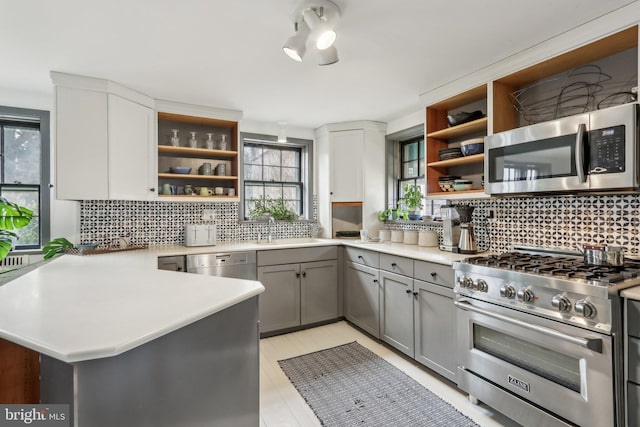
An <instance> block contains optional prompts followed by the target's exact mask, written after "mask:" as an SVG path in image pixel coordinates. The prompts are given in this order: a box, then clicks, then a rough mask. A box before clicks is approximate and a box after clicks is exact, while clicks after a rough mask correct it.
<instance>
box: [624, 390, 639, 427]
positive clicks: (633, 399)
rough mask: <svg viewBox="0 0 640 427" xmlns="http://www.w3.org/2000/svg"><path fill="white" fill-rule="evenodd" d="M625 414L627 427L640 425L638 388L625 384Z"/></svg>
mask: <svg viewBox="0 0 640 427" xmlns="http://www.w3.org/2000/svg"><path fill="white" fill-rule="evenodd" d="M627 414H628V415H629V419H628V422H627V425H628V426H637V425H640V386H639V385H637V384H634V383H627Z"/></svg>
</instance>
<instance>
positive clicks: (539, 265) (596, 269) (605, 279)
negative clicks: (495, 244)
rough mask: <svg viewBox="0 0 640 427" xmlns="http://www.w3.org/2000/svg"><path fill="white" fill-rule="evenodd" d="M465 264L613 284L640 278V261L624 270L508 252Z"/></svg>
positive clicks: (578, 260) (627, 264)
mask: <svg viewBox="0 0 640 427" xmlns="http://www.w3.org/2000/svg"><path fill="white" fill-rule="evenodd" d="M462 262H464V263H467V264H473V265H481V266H486V267H493V268H498V269H504V270H513V271H520V272H526V273H530V274H538V275H544V276H551V277H558V278H563V279H583V280H588V281H593V282H597V283H598V284H601V285H610V284H614V283H618V282H621V281H623V280H626V279H631V278H634V277H638V276H639V275H640V261H636V260H625V264H624V266H623V267H608V266H599V265H598V266H596V265H589V264H585V263H584V261H583V259H582V258H578V257H569V256H549V255H537V254H527V253H521V252H508V253H504V254H501V255H488V256H478V257H470V258H466V259H464V260H463V261H462Z"/></svg>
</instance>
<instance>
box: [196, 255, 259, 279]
mask: <svg viewBox="0 0 640 427" xmlns="http://www.w3.org/2000/svg"><path fill="white" fill-rule="evenodd" d="M187 273H195V274H206V275H209V276H221V277H231V278H234V279H247V280H256V252H255V251H250V252H229V253H219V254H201V255H187Z"/></svg>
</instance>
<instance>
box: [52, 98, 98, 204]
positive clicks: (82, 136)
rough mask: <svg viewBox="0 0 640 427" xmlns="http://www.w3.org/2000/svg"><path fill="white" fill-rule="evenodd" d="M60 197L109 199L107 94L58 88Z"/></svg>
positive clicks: (57, 170)
mask: <svg viewBox="0 0 640 427" xmlns="http://www.w3.org/2000/svg"><path fill="white" fill-rule="evenodd" d="M55 91H56V92H55V93H56V95H55V96H56V99H55V102H56V106H55V108H56V112H55V113H56V141H55V144H56V148H55V158H56V182H55V189H56V197H57V198H58V199H71V200H83V199H91V200H95V199H107V198H108V196H109V183H108V162H107V159H108V129H107V94H106V93H102V92H94V91H89V90H81V89H73V88H68V87H61V86H57V87H56V89H55Z"/></svg>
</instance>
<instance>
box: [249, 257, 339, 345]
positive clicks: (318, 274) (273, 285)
mask: <svg viewBox="0 0 640 427" xmlns="http://www.w3.org/2000/svg"><path fill="white" fill-rule="evenodd" d="M315 260H318V261H315ZM291 261H297V262H295V263H294V262H291ZM302 261H307V262H302ZM258 280H259V281H260V282H262V284H263V285H264V287H265V291H264V293H262V294H260V333H262V334H264V333H266V332H273V331H279V330H286V329H291V328H296V327H300V326H303V325H308V324H312V323H317V322H322V321H326V320H331V319H336V318H337V317H338V307H339V305H338V302H339V298H338V261H337V249H336V247H335V246H331V247H317V248H305V249H297V250H292V249H282V250H271V251H261V252H258Z"/></svg>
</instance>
